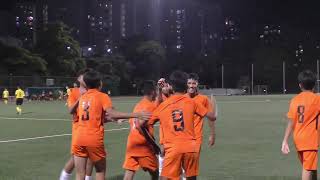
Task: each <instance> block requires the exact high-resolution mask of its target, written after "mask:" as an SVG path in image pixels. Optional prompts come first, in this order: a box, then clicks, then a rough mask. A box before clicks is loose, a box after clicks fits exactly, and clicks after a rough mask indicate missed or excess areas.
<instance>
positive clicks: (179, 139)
mask: <svg viewBox="0 0 320 180" xmlns="http://www.w3.org/2000/svg"><path fill="white" fill-rule="evenodd" d="M196 113H199V114H201V115H202V116H204V115H205V114H206V113H207V111H205V110H204V109H203V108H200V109H198V106H197V104H196V103H195V102H194V101H193V100H192V99H191V98H189V97H186V96H184V95H172V96H170V97H169V98H168V99H167V100H166V101H165V102H163V103H162V104H161V105H160V106H159V107H158V108H157V109H156V110H155V112H154V116H155V117H153V118H158V119H159V120H160V124H161V127H162V130H163V140H162V142H163V144H164V146H165V147H166V148H167V147H175V148H176V149H179V151H181V152H196V151H197V147H196V146H195V144H196V141H195V140H196V138H195V133H194V114H196Z"/></svg>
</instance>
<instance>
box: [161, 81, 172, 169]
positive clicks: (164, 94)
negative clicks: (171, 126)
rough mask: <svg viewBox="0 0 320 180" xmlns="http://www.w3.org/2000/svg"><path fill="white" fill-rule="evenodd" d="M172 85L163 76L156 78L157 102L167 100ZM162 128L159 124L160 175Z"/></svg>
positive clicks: (162, 155) (162, 151)
mask: <svg viewBox="0 0 320 180" xmlns="http://www.w3.org/2000/svg"><path fill="white" fill-rule="evenodd" d="M172 94H173V92H172V87H171V85H170V84H169V83H168V82H166V80H165V78H160V79H159V80H158V102H159V104H160V103H162V102H163V101H165V100H167V99H168V98H169V97H170V96H171V95H172ZM162 140H163V130H162V126H161V125H160V126H159V144H160V154H159V156H158V160H159V175H161V172H162V165H163V158H164V147H163V142H162Z"/></svg>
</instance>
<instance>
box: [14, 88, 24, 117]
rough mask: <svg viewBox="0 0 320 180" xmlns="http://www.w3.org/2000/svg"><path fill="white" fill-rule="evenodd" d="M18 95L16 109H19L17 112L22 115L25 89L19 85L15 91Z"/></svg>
mask: <svg viewBox="0 0 320 180" xmlns="http://www.w3.org/2000/svg"><path fill="white" fill-rule="evenodd" d="M15 95H16V105H17V107H16V109H17V114H19V115H21V114H22V108H21V106H22V104H23V98H24V96H25V95H24V91H23V90H22V89H21V88H20V87H19V86H18V87H17V90H16V92H15Z"/></svg>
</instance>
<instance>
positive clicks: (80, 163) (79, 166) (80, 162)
mask: <svg viewBox="0 0 320 180" xmlns="http://www.w3.org/2000/svg"><path fill="white" fill-rule="evenodd" d="M72 151H73V152H72V153H73V158H74V165H75V169H76V180H84V179H85V176H86V164H87V159H88V157H89V153H88V150H87V147H85V146H77V145H73V147H72Z"/></svg>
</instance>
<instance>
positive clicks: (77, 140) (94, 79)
mask: <svg viewBox="0 0 320 180" xmlns="http://www.w3.org/2000/svg"><path fill="white" fill-rule="evenodd" d="M83 80H84V82H85V85H86V87H87V92H86V93H85V94H83V95H82V96H81V97H80V100H79V108H78V113H79V122H78V127H77V133H76V135H75V137H74V139H73V140H74V143H73V148H72V152H73V155H74V161H75V167H76V179H77V180H85V170H86V162H87V160H88V159H90V160H91V161H92V162H93V165H94V167H95V169H96V179H97V180H104V179H105V175H106V161H105V158H106V152H105V149H104V122H105V121H106V114H107V115H108V116H109V118H110V119H127V118H139V119H142V120H148V119H149V117H150V113H143V112H142V113H121V112H117V111H115V110H113V108H112V102H111V99H110V98H109V96H108V95H107V94H105V93H102V92H100V89H101V86H102V81H101V77H100V74H99V73H98V72H96V71H89V72H87V73H85V74H84V76H83Z"/></svg>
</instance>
